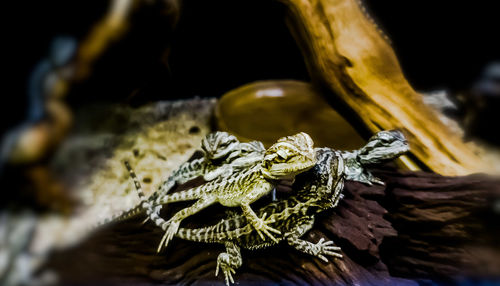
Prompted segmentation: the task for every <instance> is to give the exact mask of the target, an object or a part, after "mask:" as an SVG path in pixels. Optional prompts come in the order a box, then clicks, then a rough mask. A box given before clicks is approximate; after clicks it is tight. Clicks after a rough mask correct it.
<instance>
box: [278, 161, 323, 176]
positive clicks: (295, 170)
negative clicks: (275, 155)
mask: <svg viewBox="0 0 500 286" xmlns="http://www.w3.org/2000/svg"><path fill="white" fill-rule="evenodd" d="M314 164H315V162H307V163H300V164H288V163H281V164H274V165H273V166H272V167H271V169H270V170H269V172H270V173H271V174H272V175H273V176H275V177H279V178H280V179H292V178H294V177H295V176H296V175H298V174H300V173H302V172H305V171H307V170H309V169H311V168H312V167H313V166H314Z"/></svg>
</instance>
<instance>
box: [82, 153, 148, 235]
mask: <svg viewBox="0 0 500 286" xmlns="http://www.w3.org/2000/svg"><path fill="white" fill-rule="evenodd" d="M125 167H127V170H128V171H129V173H130V177H132V180H133V181H134V185H135V187H136V190H137V193H138V194H139V198H140V199H141V203H140V204H138V205H136V206H135V207H132V208H131V209H128V210H125V211H122V212H120V213H118V214H115V215H113V216H111V217H109V218H106V219H103V220H102V221H100V222H98V223H96V224H95V225H94V226H92V227H91V229H95V228H98V227H101V226H103V225H105V224H108V223H111V222H117V221H122V220H126V219H129V218H131V217H134V216H136V215H137V214H139V213H141V211H142V210H143V209H144V208H143V203H144V201H145V200H146V199H145V195H144V192H143V191H142V188H141V184H140V183H139V180H138V179H137V176H136V174H135V172H134V171H133V170H132V168H131V167H130V164H129V163H128V162H127V161H125Z"/></svg>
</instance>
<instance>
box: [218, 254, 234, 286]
mask: <svg viewBox="0 0 500 286" xmlns="http://www.w3.org/2000/svg"><path fill="white" fill-rule="evenodd" d="M219 269H222V272H223V273H224V278H225V280H226V285H227V286H229V285H230V284H234V279H233V274H235V273H236V270H234V268H233V267H231V258H230V257H229V254H227V253H221V254H219V256H218V257H217V268H216V269H215V276H218V275H219Z"/></svg>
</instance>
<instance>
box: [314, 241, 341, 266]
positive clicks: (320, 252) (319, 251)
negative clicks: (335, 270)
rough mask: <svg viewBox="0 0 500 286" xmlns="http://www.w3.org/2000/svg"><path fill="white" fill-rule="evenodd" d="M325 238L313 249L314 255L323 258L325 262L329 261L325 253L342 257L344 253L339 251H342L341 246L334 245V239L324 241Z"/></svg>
mask: <svg viewBox="0 0 500 286" xmlns="http://www.w3.org/2000/svg"><path fill="white" fill-rule="evenodd" d="M324 241H325V239H324V238H322V239H320V240H319V241H318V243H316V244H315V245H314V246H313V247H312V249H311V251H312V255H314V256H316V257H318V258H319V259H321V260H323V261H324V262H328V259H327V258H326V257H325V255H328V256H334V257H338V258H342V254H340V253H338V252H340V250H341V249H340V247H338V246H333V244H334V243H333V241H331V240H330V241H327V242H324Z"/></svg>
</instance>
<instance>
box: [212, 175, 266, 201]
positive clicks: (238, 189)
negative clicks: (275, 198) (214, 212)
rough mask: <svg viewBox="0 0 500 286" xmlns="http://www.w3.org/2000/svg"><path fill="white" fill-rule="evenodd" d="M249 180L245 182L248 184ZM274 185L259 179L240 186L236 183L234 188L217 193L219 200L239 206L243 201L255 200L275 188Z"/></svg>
mask: <svg viewBox="0 0 500 286" xmlns="http://www.w3.org/2000/svg"><path fill="white" fill-rule="evenodd" d="M247 183H249V182H245V184H247ZM273 187H274V186H273V185H272V184H271V183H269V182H267V181H261V180H257V181H256V182H252V183H251V184H250V185H246V186H238V185H235V186H234V188H232V190H224V191H222V192H219V193H218V194H217V198H218V201H219V203H220V204H221V205H223V206H226V207H237V206H240V205H241V204H242V202H244V201H245V202H251V203H252V202H255V201H256V200H258V199H260V198H261V197H262V196H264V195H266V194H268V193H270V192H271V191H272V190H273Z"/></svg>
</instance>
